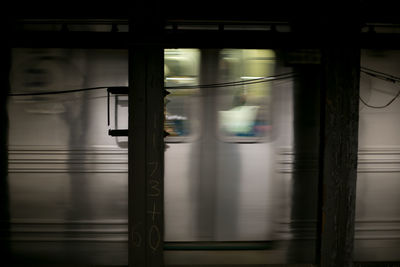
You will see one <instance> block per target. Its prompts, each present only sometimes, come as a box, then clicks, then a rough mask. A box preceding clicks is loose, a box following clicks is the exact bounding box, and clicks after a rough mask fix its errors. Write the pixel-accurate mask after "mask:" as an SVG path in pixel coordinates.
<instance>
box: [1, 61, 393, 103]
mask: <svg viewBox="0 0 400 267" xmlns="http://www.w3.org/2000/svg"><path fill="white" fill-rule="evenodd" d="M360 71H361V72H363V73H365V74H367V75H370V76H372V77H374V78H378V79H382V80H385V81H390V82H393V83H396V82H400V77H396V76H393V75H389V74H387V73H383V72H379V71H376V70H372V69H369V68H366V67H361V70H360ZM296 75H297V74H296V73H295V72H289V73H283V74H278V75H275V76H269V77H261V78H256V79H249V80H245V81H243V80H240V81H233V82H225V83H214V84H199V85H187V86H185V85H182V86H166V87H164V89H166V90H168V89H197V88H218V87H228V86H238V85H249V84H257V83H265V82H270V81H277V80H283V79H289V78H293V77H295V76H296ZM116 87H120V86H100V87H90V88H79V89H72V90H63V91H52V92H49V91H46V92H33V93H11V94H8V95H9V96H39V95H56V94H66V93H75V92H84V91H92V90H99V89H107V88H116ZM399 96H400V90H399V92H398V93H397V94H396V95H395V97H394V98H393V99H391V100H390V101H389V102H388V103H386V104H385V105H382V106H373V105H370V104H368V103H367V102H366V101H364V100H363V99H362V98H361V96H360V97H359V98H360V101H361V102H362V103H363V104H364V105H365V106H367V107H369V108H375V109H381V108H386V107H388V106H389V105H390V104H392V103H393V102H394V101H395V100H396V99H397V98H398V97H399Z"/></svg>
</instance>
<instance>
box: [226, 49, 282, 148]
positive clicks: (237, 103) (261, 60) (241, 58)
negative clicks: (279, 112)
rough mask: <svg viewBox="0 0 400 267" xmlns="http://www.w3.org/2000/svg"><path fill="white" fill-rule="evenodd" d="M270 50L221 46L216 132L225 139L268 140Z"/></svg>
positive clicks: (231, 140)
mask: <svg viewBox="0 0 400 267" xmlns="http://www.w3.org/2000/svg"><path fill="white" fill-rule="evenodd" d="M274 66H275V53H274V51H272V50H257V49H251V50H246V49H224V50H222V51H221V58H220V79H221V82H222V83H223V84H224V83H227V84H228V86H226V87H219V88H218V89H219V107H218V108H219V111H218V124H219V125H218V126H219V127H218V135H219V136H220V138H221V139H222V140H224V141H227V142H260V141H267V140H268V137H269V136H270V132H271V130H272V123H271V84H270V82H268V80H267V79H264V78H266V77H269V76H271V75H273V73H274Z"/></svg>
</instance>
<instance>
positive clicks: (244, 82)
mask: <svg viewBox="0 0 400 267" xmlns="http://www.w3.org/2000/svg"><path fill="white" fill-rule="evenodd" d="M294 76H296V73H294V72H289V73H283V74H278V75H275V76H268V77H261V78H256V79H249V80H240V81H233V82H226V83H212V84H198V85H181V86H166V87H164V89H166V90H169V89H197V88H218V87H227V86H237V85H247V84H255V83H264V82H269V81H276V80H282V79H289V78H293V77H294Z"/></svg>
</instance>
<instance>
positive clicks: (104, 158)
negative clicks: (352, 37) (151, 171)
mask: <svg viewBox="0 0 400 267" xmlns="http://www.w3.org/2000/svg"><path fill="white" fill-rule="evenodd" d="M299 55H300V57H299ZM310 55H311V56H310ZM361 58H362V61H361V65H362V66H363V67H364V68H365V70H366V69H371V70H376V71H379V73H387V74H390V75H392V76H399V75H400V73H399V70H400V68H399V67H400V66H398V64H399V62H400V60H399V59H400V53H399V52H397V51H388V50H385V51H383V50H382V51H376V50H363V51H362V57H361ZM164 59H165V67H164V76H165V88H166V89H167V90H168V91H169V92H170V94H169V95H168V97H167V98H166V99H165V110H166V112H165V125H164V127H165V131H167V132H168V133H169V136H168V137H166V139H165V142H166V151H165V175H164V179H165V188H164V190H165V198H164V207H165V236H164V240H165V244H164V249H165V253H164V254H165V263H166V264H185V263H193V262H196V263H199V264H213V263H225V264H229V263H235V264H240V263H243V264H249V263H250V264H251V263H254V264H265V263H312V262H314V261H315V254H316V240H317V237H318V236H317V231H318V230H317V208H318V151H319V148H318V146H319V143H318V140H319V139H318V138H319V116H320V115H319V107H320V103H319V101H320V100H319V92H320V81H319V79H318V73H319V71H320V68H319V61H318V60H319V59H318V51H308V50H306V51H297V52H296V53H294V52H288V51H280V50H260V49H204V50H201V49H165V58H164ZM368 74H371V72H369V73H368V72H361V76H360V97H361V99H362V101H363V102H361V103H360V125H359V165H358V181H357V203H356V231H355V260H356V261H396V260H397V261H398V260H400V259H399V254H398V253H397V252H398V250H399V249H400V230H399V229H400V228H399V227H400V210H399V208H398V203H399V202H400V196H399V194H398V193H397V191H398V189H399V188H400V177H399V172H400V168H399V167H398V164H399V161H400V140H399V139H398V137H397V134H396V133H397V132H398V130H399V129H400V123H399V121H398V115H399V114H398V113H399V112H400V103H399V102H398V101H396V100H395V99H394V97H395V96H396V94H397V92H398V90H400V87H399V86H398V84H397V81H396V80H395V81H394V82H391V81H388V79H378V78H377V77H378V76H377V75H375V76H371V75H368ZM375 74H376V73H375ZM382 77H383V76H382ZM386 77H388V76H386ZM10 84H11V94H10V97H9V102H8V114H9V150H8V157H9V176H8V184H9V188H8V194H9V212H10V225H11V227H10V240H11V241H10V249H11V252H12V255H13V256H14V257H15V259H16V261H27V262H30V263H31V262H35V261H37V262H48V263H60V262H62V263H66V262H67V263H68V262H71V263H80V264H92V265H124V264H127V260H128V256H127V255H128V207H127V203H128V188H127V184H128V155H127V138H126V137H121V136H119V137H112V136H109V135H108V129H109V126H108V123H107V116H108V113H110V118H111V126H110V127H112V128H114V129H126V128H127V127H128V122H127V121H128V120H127V117H128V104H127V103H128V102H127V96H116V97H113V98H112V99H111V101H112V105H111V109H110V110H108V109H107V92H106V88H107V87H112V86H127V85H128V51H127V50H111V49H110V50H109V49H90V50H89V49H38V48H35V49H22V48H16V49H13V51H12V65H11V71H10ZM77 88H86V89H88V90H82V91H71V90H74V89H77ZM89 89H90V90H89ZM61 91H62V93H60V92H61ZM48 92H50V94H47V93H48ZM57 92H58V93H57ZM37 93H42V94H37ZM391 99H394V101H392V102H391V103H390V105H388V106H386V107H384V106H385V104H386V103H389V101H390V100H391ZM364 103H366V104H367V105H368V106H367V105H365V104H364ZM227 256H229V257H227Z"/></svg>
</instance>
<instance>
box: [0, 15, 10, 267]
mask: <svg viewBox="0 0 400 267" xmlns="http://www.w3.org/2000/svg"><path fill="white" fill-rule="evenodd" d="M2 22H3V24H2V26H3V27H4V26H5V29H4V28H3V33H7V32H8V28H7V26H9V25H8V23H4V20H2ZM7 38H8V36H7V34H4V40H3V42H2V43H3V45H2V46H1V50H0V51H1V54H2V56H1V59H2V60H1V62H2V63H1V65H2V66H1V86H0V257H1V259H2V262H3V264H6V262H7V260H8V259H9V258H8V257H9V256H10V244H9V242H10V232H9V230H10V214H9V192H8V148H7V140H8V113H7V100H8V93H9V90H10V84H9V71H10V60H11V57H10V54H11V49H10V47H9V45H8V43H9V40H8V39H7Z"/></svg>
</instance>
